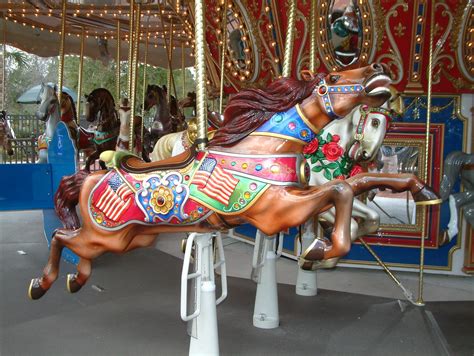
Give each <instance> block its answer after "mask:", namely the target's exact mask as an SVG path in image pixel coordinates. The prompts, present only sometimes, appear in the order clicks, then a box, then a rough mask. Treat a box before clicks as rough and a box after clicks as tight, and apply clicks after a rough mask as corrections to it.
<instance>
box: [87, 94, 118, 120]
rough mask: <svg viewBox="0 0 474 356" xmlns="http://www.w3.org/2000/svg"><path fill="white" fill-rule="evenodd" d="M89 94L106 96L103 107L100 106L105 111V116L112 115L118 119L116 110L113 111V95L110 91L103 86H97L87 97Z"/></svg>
mask: <svg viewBox="0 0 474 356" xmlns="http://www.w3.org/2000/svg"><path fill="white" fill-rule="evenodd" d="M90 96H93V97H100V96H103V97H106V100H104V103H103V107H102V109H103V111H104V112H105V114H106V115H107V116H113V117H115V119H116V120H118V118H117V112H116V111H115V101H114V97H113V96H112V94H111V93H110V91H108V90H107V89H105V88H97V89H94V90H93V91H92V92H91V93H90V94H89V97H90Z"/></svg>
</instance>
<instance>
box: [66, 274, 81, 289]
mask: <svg viewBox="0 0 474 356" xmlns="http://www.w3.org/2000/svg"><path fill="white" fill-rule="evenodd" d="M76 278H77V275H76V274H68V275H67V282H66V285H67V290H68V292H69V293H76V292H79V290H80V289H81V288H82V285H81V284H79V283H78V282H77V279H76Z"/></svg>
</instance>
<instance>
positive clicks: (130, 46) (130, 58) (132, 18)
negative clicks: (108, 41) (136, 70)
mask: <svg viewBox="0 0 474 356" xmlns="http://www.w3.org/2000/svg"><path fill="white" fill-rule="evenodd" d="M134 21H135V0H130V14H129V29H128V41H129V42H128V86H127V94H128V98H129V99H131V97H132V95H131V92H132V64H133V63H132V62H133V27H134Z"/></svg>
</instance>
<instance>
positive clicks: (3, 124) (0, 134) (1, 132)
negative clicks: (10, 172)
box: [0, 110, 15, 156]
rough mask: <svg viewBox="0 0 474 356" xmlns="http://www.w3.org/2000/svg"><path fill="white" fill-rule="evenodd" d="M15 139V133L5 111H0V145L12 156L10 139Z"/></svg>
mask: <svg viewBox="0 0 474 356" xmlns="http://www.w3.org/2000/svg"><path fill="white" fill-rule="evenodd" d="M14 139H15V133H14V132H13V129H12V128H11V126H10V123H9V122H8V119H7V113H6V111H4V110H2V111H0V147H2V149H3V151H4V152H6V153H7V154H8V155H9V156H13V153H14V152H13V146H12V140H14Z"/></svg>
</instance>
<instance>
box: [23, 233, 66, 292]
mask: <svg viewBox="0 0 474 356" xmlns="http://www.w3.org/2000/svg"><path fill="white" fill-rule="evenodd" d="M63 248H64V246H63V245H62V244H61V242H60V241H59V240H58V239H57V238H56V237H55V236H53V238H52V240H51V247H50V251H49V257H48V262H47V264H46V266H45V267H44V269H43V275H42V276H41V277H37V278H33V279H32V280H31V282H30V286H29V288H28V296H29V297H30V299H32V300H36V299H39V298H41V297H42V296H43V295H44V294H45V293H46V292H47V291H48V290H49V288H51V286H52V285H53V283H54V282H55V281H56V279H57V278H58V274H59V263H60V261H61V252H62V250H63Z"/></svg>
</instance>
